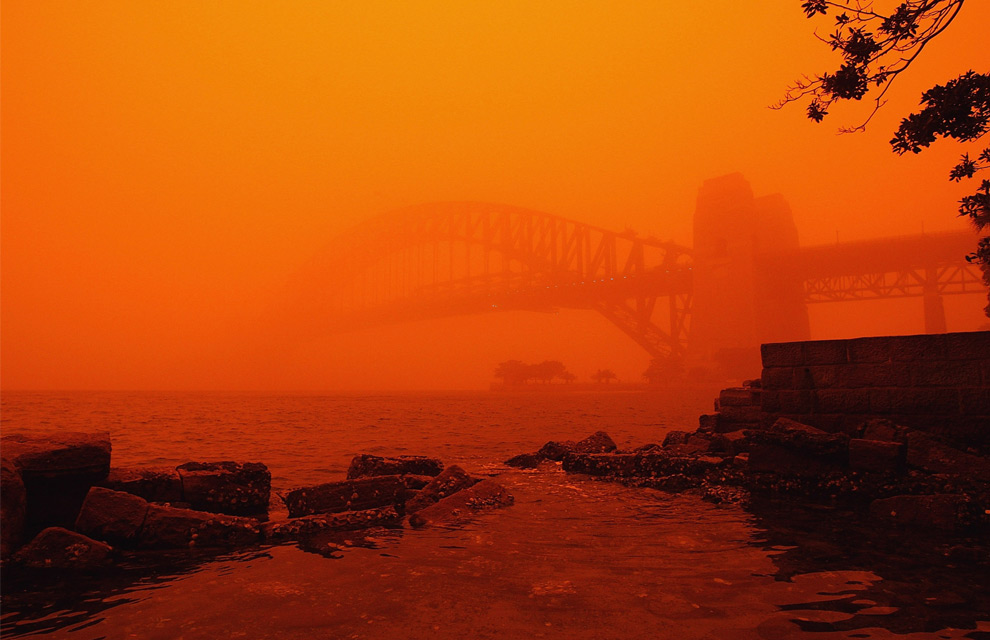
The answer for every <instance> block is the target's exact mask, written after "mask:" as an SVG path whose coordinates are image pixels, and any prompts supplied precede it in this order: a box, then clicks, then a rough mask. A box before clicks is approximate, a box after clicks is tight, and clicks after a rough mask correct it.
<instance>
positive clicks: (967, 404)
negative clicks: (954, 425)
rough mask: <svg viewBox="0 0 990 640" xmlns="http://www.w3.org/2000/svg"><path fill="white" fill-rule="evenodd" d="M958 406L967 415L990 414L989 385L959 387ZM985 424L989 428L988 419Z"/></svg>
mask: <svg viewBox="0 0 990 640" xmlns="http://www.w3.org/2000/svg"><path fill="white" fill-rule="evenodd" d="M959 408H960V409H961V411H962V413H963V414H964V415H967V416H990V387H965V388H962V389H959ZM987 426H988V429H990V420H988V421H987Z"/></svg>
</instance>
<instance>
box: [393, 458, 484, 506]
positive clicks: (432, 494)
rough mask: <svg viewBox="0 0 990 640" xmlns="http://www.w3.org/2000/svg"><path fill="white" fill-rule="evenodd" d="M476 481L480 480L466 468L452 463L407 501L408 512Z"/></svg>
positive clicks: (465, 487) (428, 504) (437, 500)
mask: <svg viewBox="0 0 990 640" xmlns="http://www.w3.org/2000/svg"><path fill="white" fill-rule="evenodd" d="M476 482H478V481H477V480H475V479H474V478H472V477H471V476H469V475H468V474H467V472H466V471H464V469H461V468H460V467H459V466H457V465H456V464H454V465H451V466H449V467H447V468H446V469H444V470H443V473H441V474H440V475H438V476H437V477H436V478H434V479H433V482H431V483H430V484H428V485H426V486H425V487H423V489H422V490H420V491H419V493H417V494H416V495H414V496H413V497H412V498H410V499H409V500H408V501H407V502H406V513H407V514H409V513H416V512H417V511H421V510H423V509H425V508H426V507H428V506H430V505H432V504H434V503H436V502H439V501H440V500H442V499H443V498H446V497H447V496H450V495H453V494H455V493H457V492H458V491H460V490H462V489H467V488H468V487H470V486H473V485H474V484H475V483H476Z"/></svg>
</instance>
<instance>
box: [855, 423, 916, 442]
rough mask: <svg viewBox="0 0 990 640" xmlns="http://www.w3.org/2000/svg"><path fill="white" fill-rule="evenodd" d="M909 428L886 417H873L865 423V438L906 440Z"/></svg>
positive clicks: (893, 440) (889, 440)
mask: <svg viewBox="0 0 990 640" xmlns="http://www.w3.org/2000/svg"><path fill="white" fill-rule="evenodd" d="M907 431H908V430H907V429H905V428H904V427H902V426H899V425H897V424H894V423H893V422H891V421H890V420H887V419H886V418H871V419H869V420H867V421H866V422H865V423H864V424H863V439H864V440H879V441H883V442H904V439H905V436H906V435H907Z"/></svg>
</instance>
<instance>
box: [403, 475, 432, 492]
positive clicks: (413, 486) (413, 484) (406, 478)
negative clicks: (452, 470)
mask: <svg viewBox="0 0 990 640" xmlns="http://www.w3.org/2000/svg"><path fill="white" fill-rule="evenodd" d="M432 481H433V478H432V477H431V476H417V475H412V474H409V473H407V474H405V475H403V476H402V482H403V483H404V484H405V485H406V489H409V490H410V491H419V490H420V489H422V488H423V487H425V486H426V485H428V484H430V482H432Z"/></svg>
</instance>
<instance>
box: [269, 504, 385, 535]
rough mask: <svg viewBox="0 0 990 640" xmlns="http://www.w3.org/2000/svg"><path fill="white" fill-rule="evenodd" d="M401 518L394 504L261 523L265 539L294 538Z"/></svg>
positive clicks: (348, 529) (378, 525)
mask: <svg viewBox="0 0 990 640" xmlns="http://www.w3.org/2000/svg"><path fill="white" fill-rule="evenodd" d="M401 520H402V517H401V516H400V515H399V512H398V511H396V510H395V507H382V508H380V509H367V510H364V511H345V512H342V513H320V514H315V515H311V516H302V517H300V518H290V519H289V520H283V521H281V522H266V523H265V524H263V525H261V533H262V536H263V537H264V539H265V540H268V541H271V540H298V539H300V538H304V537H309V536H312V535H314V534H317V533H324V532H326V531H350V530H353V529H366V528H368V527H382V526H390V525H392V526H394V525H397V524H398V523H399V522H400V521H401Z"/></svg>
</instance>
